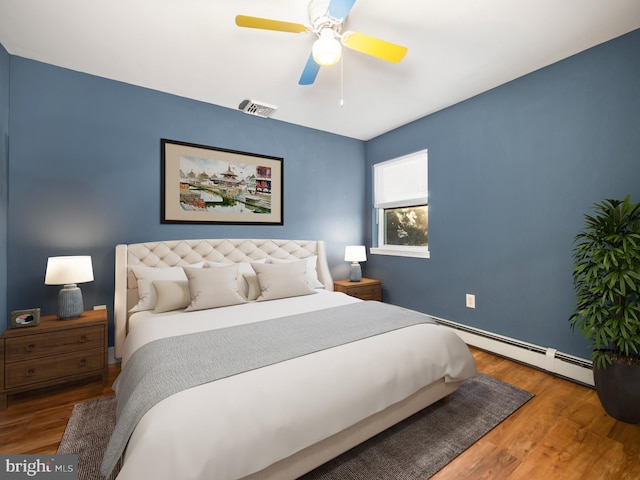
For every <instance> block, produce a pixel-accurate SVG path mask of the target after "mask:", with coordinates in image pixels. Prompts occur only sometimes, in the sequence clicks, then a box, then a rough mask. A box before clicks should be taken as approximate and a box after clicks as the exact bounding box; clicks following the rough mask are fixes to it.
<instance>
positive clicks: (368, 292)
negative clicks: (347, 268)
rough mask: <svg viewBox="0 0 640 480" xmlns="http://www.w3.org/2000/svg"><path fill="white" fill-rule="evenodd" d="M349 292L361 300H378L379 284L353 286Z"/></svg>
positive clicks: (379, 294) (379, 295) (379, 293)
mask: <svg viewBox="0 0 640 480" xmlns="http://www.w3.org/2000/svg"><path fill="white" fill-rule="evenodd" d="M349 293H350V294H351V295H353V296H354V297H358V298H361V299H362V300H380V297H381V294H382V292H381V288H380V286H370V287H363V288H354V289H353V290H352V291H350V292H349Z"/></svg>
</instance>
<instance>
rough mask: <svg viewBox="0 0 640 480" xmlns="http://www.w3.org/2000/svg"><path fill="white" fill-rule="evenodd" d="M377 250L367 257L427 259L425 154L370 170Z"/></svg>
mask: <svg viewBox="0 0 640 480" xmlns="http://www.w3.org/2000/svg"><path fill="white" fill-rule="evenodd" d="M373 182H374V188H373V195H374V207H375V208H376V222H377V242H375V244H376V245H377V247H374V248H372V249H371V253H374V254H376V253H377V254H383V255H399V256H406V257H422V258H429V244H428V226H429V220H428V218H429V217H428V212H429V205H428V201H427V200H428V195H427V192H428V190H427V151H426V150H421V151H419V152H416V153H412V154H410V155H405V156H404V157H400V158H396V159H393V160H389V161H387V162H382V163H378V164H375V165H374V166H373Z"/></svg>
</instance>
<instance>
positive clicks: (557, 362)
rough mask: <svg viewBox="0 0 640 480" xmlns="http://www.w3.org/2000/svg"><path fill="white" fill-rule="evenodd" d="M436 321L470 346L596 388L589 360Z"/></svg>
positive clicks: (440, 320)
mask: <svg viewBox="0 0 640 480" xmlns="http://www.w3.org/2000/svg"><path fill="white" fill-rule="evenodd" d="M433 318H435V319H436V320H437V322H438V323H439V324H440V325H442V326H444V327H447V328H450V329H451V330H454V331H455V332H456V333H457V334H458V336H459V337H460V338H462V340H464V342H465V343H466V344H467V345H471V346H474V347H477V348H479V349H481V350H486V351H488V352H491V353H495V354H496V355H500V356H503V357H507V358H510V359H512V360H515V361H517V362H520V363H525V364H527V365H531V366H533V367H536V368H540V369H542V370H546V371H548V372H550V373H553V374H555V375H558V376H560V377H564V378H567V379H569V380H573V381H574V382H578V383H581V384H583V385H588V386H593V385H594V383H593V370H592V365H593V364H592V362H591V361H590V360H586V359H584V358H580V357H574V356H573V355H568V354H566V353H562V352H559V351H557V350H556V349H553V348H544V347H541V346H539V345H534V344H532V343H527V342H522V341H520V340H516V339H515V338H510V337H505V336H502V335H497V334H495V333H491V332H487V331H485V330H480V329H478V328H473V327H469V326H467V325H462V324H460V323H456V322H451V321H449V320H445V319H442V318H438V317H433Z"/></svg>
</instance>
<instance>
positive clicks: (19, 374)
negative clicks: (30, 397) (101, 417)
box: [5, 348, 105, 388]
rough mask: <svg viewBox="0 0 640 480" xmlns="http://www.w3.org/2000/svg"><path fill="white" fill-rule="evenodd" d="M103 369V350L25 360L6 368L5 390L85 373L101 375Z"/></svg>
mask: <svg viewBox="0 0 640 480" xmlns="http://www.w3.org/2000/svg"><path fill="white" fill-rule="evenodd" d="M104 367H105V354H104V348H98V349H95V350H83V351H79V352H73V353H67V354H64V355H59V356H57V357H50V358H47V359H44V360H42V359H35V358H34V359H33V360H25V361H24V362H19V363H14V364H12V365H7V366H6V371H5V388H15V387H22V386H25V385H30V384H32V383H39V382H45V381H47V380H52V379H59V378H63V377H65V376H74V375H82V374H83V373H85V372H91V371H94V370H95V371H96V374H100V373H102V369H104Z"/></svg>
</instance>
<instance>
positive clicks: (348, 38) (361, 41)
mask: <svg viewBox="0 0 640 480" xmlns="http://www.w3.org/2000/svg"><path fill="white" fill-rule="evenodd" d="M342 44H343V45H344V46H345V47H347V48H350V49H351V50H355V51H357V52H361V53H366V54H367V55H371V56H373V57H377V58H381V59H382V60H386V61H387V62H393V63H398V62H399V61H400V60H402V59H403V58H404V56H405V54H406V53H407V47H402V46H400V45H396V44H395V43H389V42H385V41H384V40H380V39H379V38H374V37H370V36H369V35H365V34H363V33H358V32H345V33H344V34H343V35H342Z"/></svg>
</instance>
